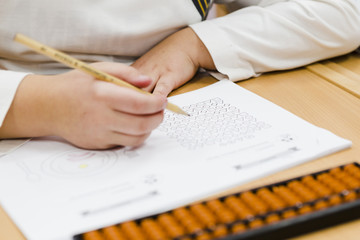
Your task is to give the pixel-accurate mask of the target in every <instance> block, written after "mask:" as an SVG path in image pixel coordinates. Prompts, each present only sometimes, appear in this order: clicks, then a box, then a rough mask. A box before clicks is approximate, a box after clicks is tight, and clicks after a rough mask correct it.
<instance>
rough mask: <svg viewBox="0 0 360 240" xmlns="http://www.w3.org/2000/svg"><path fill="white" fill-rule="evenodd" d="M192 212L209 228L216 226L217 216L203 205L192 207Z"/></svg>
mask: <svg viewBox="0 0 360 240" xmlns="http://www.w3.org/2000/svg"><path fill="white" fill-rule="evenodd" d="M190 211H191V212H192V213H193V214H194V215H195V216H196V217H197V218H198V219H200V221H201V222H202V223H203V224H204V225H205V226H206V227H208V228H211V227H213V226H215V225H216V217H215V215H214V214H213V213H212V212H211V211H210V210H209V209H208V208H207V207H205V206H204V205H203V204H195V205H192V206H190Z"/></svg>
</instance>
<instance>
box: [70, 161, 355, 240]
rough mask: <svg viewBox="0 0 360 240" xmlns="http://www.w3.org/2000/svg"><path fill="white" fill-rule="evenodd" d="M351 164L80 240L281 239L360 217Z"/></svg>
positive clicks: (198, 204) (151, 217)
mask: <svg viewBox="0 0 360 240" xmlns="http://www.w3.org/2000/svg"><path fill="white" fill-rule="evenodd" d="M359 196H360V165H359V164H358V163H351V164H347V165H343V166H339V167H335V168H331V169H327V170H325V171H321V172H316V173H313V174H309V175H305V176H301V177H298V178H293V179H290V180H287V181H283V182H279V183H275V184H271V185H267V186H264V187H260V188H255V189H251V190H248V191H244V192H239V193H236V194H232V195H228V196H225V197H221V198H218V199H213V200H209V201H205V202H201V203H197V204H193V205H188V206H185V207H180V208H177V209H174V210H171V211H168V212H165V213H161V214H158V215H154V216H150V217H146V218H142V219H137V220H134V221H129V222H124V223H120V224H118V225H114V226H110V227H105V228H102V229H99V230H95V231H91V232H87V233H83V234H81V235H78V236H76V237H75V239H79V240H80V239H81V240H135V239H136V240H142V239H144V240H145V239H147V240H163V239H176V240H188V239H196V240H206V239H279V238H286V237H292V236H296V235H299V234H303V233H306V232H309V231H313V230H317V229H321V228H324V227H328V226H331V225H334V224H338V223H341V222H345V221H349V220H352V219H355V218H358V217H360V212H359V210H360V197H359Z"/></svg>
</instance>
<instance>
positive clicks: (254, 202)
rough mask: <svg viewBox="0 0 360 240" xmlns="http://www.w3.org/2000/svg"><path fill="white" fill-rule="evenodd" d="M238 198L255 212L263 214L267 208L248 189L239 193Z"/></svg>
mask: <svg viewBox="0 0 360 240" xmlns="http://www.w3.org/2000/svg"><path fill="white" fill-rule="evenodd" d="M240 199H241V200H242V201H244V202H245V203H246V204H247V205H248V206H250V208H251V209H252V210H253V211H254V212H255V214H264V213H266V212H267V211H268V210H269V206H267V205H266V204H265V203H264V202H263V201H262V200H261V199H260V198H258V197H257V196H256V195H255V194H254V193H252V192H250V191H248V192H244V193H242V194H240Z"/></svg>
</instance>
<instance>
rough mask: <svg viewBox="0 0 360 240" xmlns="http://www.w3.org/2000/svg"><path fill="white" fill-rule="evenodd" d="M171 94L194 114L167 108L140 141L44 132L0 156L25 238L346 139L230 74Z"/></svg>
mask: <svg viewBox="0 0 360 240" xmlns="http://www.w3.org/2000/svg"><path fill="white" fill-rule="evenodd" d="M169 100H170V101H171V102H172V103H174V104H177V105H179V106H180V107H182V108H183V109H184V110H185V111H187V112H188V113H189V114H190V116H183V115H179V114H174V113H172V112H169V111H166V112H165V118H164V122H163V123H162V124H161V125H160V126H159V127H158V128H157V129H156V130H155V131H154V132H153V133H152V135H151V136H150V137H149V138H148V140H147V141H146V142H145V143H144V145H142V146H140V147H138V148H128V147H125V148H120V147H119V148H117V149H113V150H106V151H89V150H83V149H79V148H76V147H74V146H72V145H70V144H69V143H67V142H65V141H63V140H62V139H59V138H55V137H53V138H51V137H49V138H38V139H33V140H31V141H30V142H28V143H26V144H24V145H23V146H22V147H20V148H19V149H17V150H16V151H13V152H12V153H10V154H8V155H6V156H3V157H1V158H0V203H1V205H2V207H3V208H4V209H5V210H6V212H7V213H8V214H9V216H10V217H11V218H12V220H13V221H14V222H15V223H16V225H17V226H18V227H19V229H20V230H21V231H22V232H23V234H24V235H25V236H26V238H28V239H30V240H52V239H54V240H60V239H61V240H64V239H65V240H67V239H72V238H73V236H74V235H77V234H80V233H83V232H86V231H90V230H94V229H98V228H101V227H105V226H109V225H112V224H116V223H120V222H122V221H127V220H131V219H136V218H139V217H144V216H149V215H152V214H156V213H160V212H163V211H167V210H170V209H172V208H176V207H179V206H182V205H186V204H189V203H191V202H193V201H197V200H201V199H203V198H205V197H208V196H210V195H212V194H216V193H219V192H221V191H224V190H226V189H229V188H232V187H235V186H238V185H239V184H243V183H245V182H248V181H250V180H254V179H256V178H260V177H264V176H266V175H269V174H271V173H275V172H277V171H280V170H283V169H286V168H289V167H292V166H295V165H298V164H301V163H304V162H307V161H310V160H312V159H315V158H318V157H321V156H324V155H327V154H330V153H333V152H336V151H339V150H341V149H345V148H348V147H350V146H351V142H350V141H348V140H345V139H343V138H340V137H338V136H335V135H334V134H332V133H331V132H329V131H327V130H324V129H321V128H319V127H316V126H314V125H312V124H310V123H308V122H306V121H304V120H302V119H300V118H298V117H297V116H295V115H293V114H292V113H290V112H288V111H286V110H284V109H282V108H280V107H279V106H277V105H275V104H273V103H271V102H269V101H267V100H265V99H263V98H261V97H259V96H257V95H255V94H253V93H251V92H249V91H247V90H245V89H243V88H241V87H239V86H238V85H236V84H234V83H232V82H230V81H227V80H223V81H219V82H218V83H215V84H213V85H210V86H208V87H205V88H202V89H199V90H196V91H193V92H189V93H185V94H181V95H178V96H174V97H171V98H170V99H169ZM89 131H91V129H89Z"/></svg>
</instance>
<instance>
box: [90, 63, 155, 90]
mask: <svg viewBox="0 0 360 240" xmlns="http://www.w3.org/2000/svg"><path fill="white" fill-rule="evenodd" d="M92 65H93V66H94V67H96V68H98V69H100V70H102V71H104V72H106V73H108V74H110V75H113V76H115V77H117V78H119V79H121V80H123V81H126V82H128V83H130V84H132V85H134V86H136V87H139V88H144V87H147V86H148V85H149V84H151V83H152V79H151V78H150V77H149V76H146V75H143V74H141V73H140V72H139V71H138V70H137V69H135V68H134V67H131V66H128V65H125V64H121V63H110V62H98V63H93V64H92Z"/></svg>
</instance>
